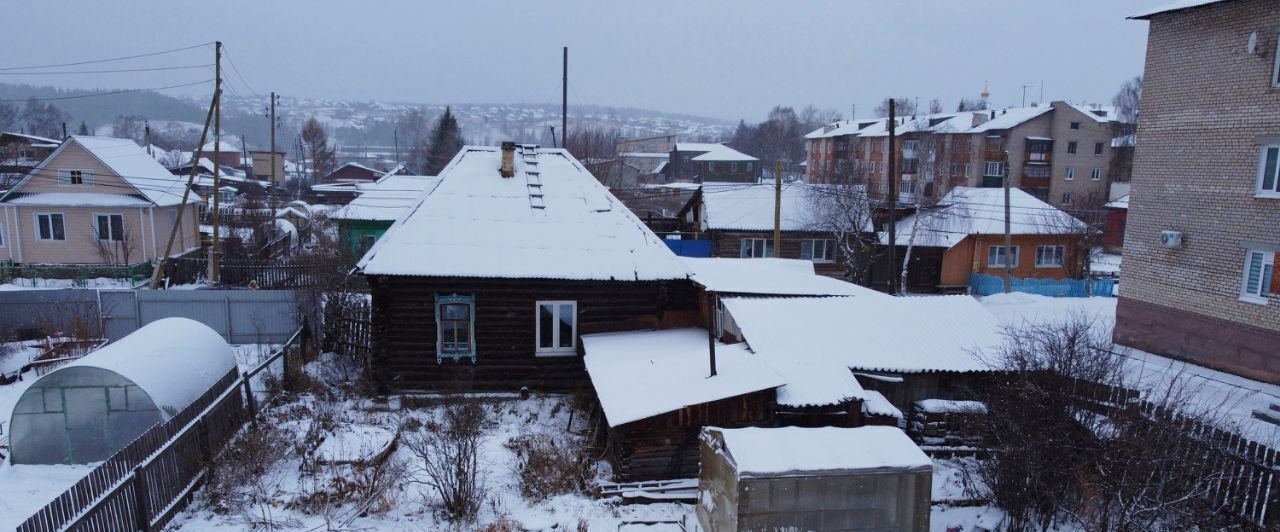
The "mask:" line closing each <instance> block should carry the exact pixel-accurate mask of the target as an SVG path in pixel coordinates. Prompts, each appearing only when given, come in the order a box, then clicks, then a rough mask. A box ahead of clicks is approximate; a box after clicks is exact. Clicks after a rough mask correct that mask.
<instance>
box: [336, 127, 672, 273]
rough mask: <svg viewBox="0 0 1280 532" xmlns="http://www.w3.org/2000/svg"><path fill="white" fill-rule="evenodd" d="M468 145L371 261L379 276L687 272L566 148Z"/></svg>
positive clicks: (368, 266) (370, 269)
mask: <svg viewBox="0 0 1280 532" xmlns="http://www.w3.org/2000/svg"><path fill="white" fill-rule="evenodd" d="M527 148H528V150H529V154H530V155H528V156H526V155H525V154H524V153H522V152H523V151H524V150H525V149H526V147H524V146H521V147H518V148H517V150H516V155H515V169H516V175H515V177H511V178H504V177H501V176H500V175H499V174H498V168H499V166H500V165H501V160H502V154H501V150H500V149H499V148H496V147H481V146H467V147H464V148H463V149H462V150H461V151H460V152H459V153H458V155H457V156H455V157H454V159H453V161H452V162H450V163H449V165H448V166H447V167H446V168H445V169H444V170H443V171H442V172H441V174H440V184H439V185H437V186H436V187H435V188H434V189H432V191H431V192H430V194H424V195H423V196H422V197H421V198H419V200H418V202H417V203H416V205H415V206H414V207H412V208H411V210H410V212H408V213H406V214H405V215H404V216H403V217H402V218H400V219H399V220H398V221H397V222H396V223H395V225H393V226H392V227H391V228H390V229H389V230H388V231H387V233H386V235H384V236H383V237H382V238H380V239H378V242H377V243H375V244H374V246H373V248H372V249H370V250H369V252H368V253H367V254H366V255H365V256H364V258H363V259H361V261H360V263H359V265H358V267H359V268H360V269H361V270H363V271H364V273H366V274H370V275H418V276H461V277H501V278H543V279H592V280H617V281H647V280H659V279H686V278H688V275H689V272H688V270H687V269H686V268H685V266H684V264H683V263H681V262H680V261H679V259H677V258H676V256H675V254H674V253H672V252H671V250H670V248H668V247H667V246H666V244H663V243H662V241H661V240H660V239H658V237H657V236H656V235H654V234H653V232H652V231H650V230H649V228H648V227H645V225H644V223H643V222H641V221H640V220H639V219H638V218H636V216H635V215H634V214H632V213H631V211H630V209H628V208H627V207H626V206H625V205H623V204H622V202H620V201H618V199H617V198H615V197H613V195H612V194H610V193H609V191H608V189H606V188H605V187H604V186H603V185H601V184H600V182H599V181H597V180H596V178H595V177H593V176H592V175H591V173H590V172H588V171H587V170H586V168H583V166H582V165H581V164H579V163H578V161H577V160H575V159H574V158H573V156H572V155H570V154H569V153H568V152H567V151H565V150H563V149H545V148H536V147H532V146H530V147H527Z"/></svg>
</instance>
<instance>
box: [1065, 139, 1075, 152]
mask: <svg viewBox="0 0 1280 532" xmlns="http://www.w3.org/2000/svg"><path fill="white" fill-rule="evenodd" d="M1075 154H1076V141H1074V140H1073V141H1071V142H1068V143H1067V155H1075Z"/></svg>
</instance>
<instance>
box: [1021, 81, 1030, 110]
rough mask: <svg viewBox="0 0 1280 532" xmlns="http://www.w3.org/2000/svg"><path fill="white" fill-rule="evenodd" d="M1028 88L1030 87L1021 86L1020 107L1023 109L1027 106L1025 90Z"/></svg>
mask: <svg viewBox="0 0 1280 532" xmlns="http://www.w3.org/2000/svg"><path fill="white" fill-rule="evenodd" d="M1030 86H1031V85H1023V86H1022V106H1023V107H1026V106H1027V88H1028V87H1030Z"/></svg>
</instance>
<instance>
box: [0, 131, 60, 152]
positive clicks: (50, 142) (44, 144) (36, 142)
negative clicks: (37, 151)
mask: <svg viewBox="0 0 1280 532" xmlns="http://www.w3.org/2000/svg"><path fill="white" fill-rule="evenodd" d="M3 134H4V135H11V136H14V137H21V138H24V139H27V141H28V142H30V143H31V145H32V146H36V147H38V148H56V147H57V146H58V144H60V142H58V141H57V140H54V139H51V138H47V137H40V136H37V135H28V134H26V133H18V132H15V131H5V132H4V133H3Z"/></svg>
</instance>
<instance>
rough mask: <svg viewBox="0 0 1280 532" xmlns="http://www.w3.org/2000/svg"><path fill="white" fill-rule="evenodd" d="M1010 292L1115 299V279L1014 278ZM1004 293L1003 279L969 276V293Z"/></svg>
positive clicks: (993, 276)
mask: <svg viewBox="0 0 1280 532" xmlns="http://www.w3.org/2000/svg"><path fill="white" fill-rule="evenodd" d="M1011 284H1012V287H1011V289H1012V291H1014V292H1024V293H1028V294H1038V295H1042V296H1049V297H1089V296H1101V297H1115V287H1116V284H1117V281H1116V280H1115V279H1024V278H1020V277H1014V278H1013V282H1012V283H1011ZM1003 292H1004V277H1001V276H999V275H989V274H985V273H970V274H969V293H971V294H973V295H978V296H989V295H992V294H999V293H1003Z"/></svg>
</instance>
